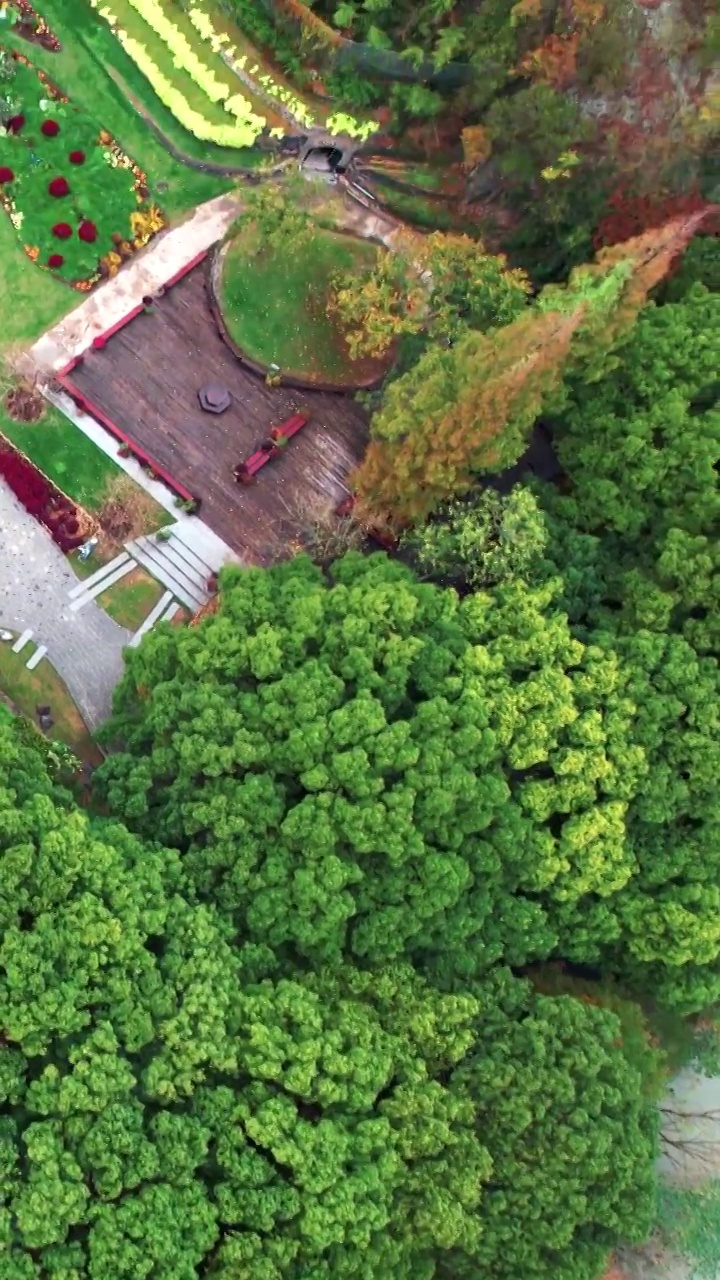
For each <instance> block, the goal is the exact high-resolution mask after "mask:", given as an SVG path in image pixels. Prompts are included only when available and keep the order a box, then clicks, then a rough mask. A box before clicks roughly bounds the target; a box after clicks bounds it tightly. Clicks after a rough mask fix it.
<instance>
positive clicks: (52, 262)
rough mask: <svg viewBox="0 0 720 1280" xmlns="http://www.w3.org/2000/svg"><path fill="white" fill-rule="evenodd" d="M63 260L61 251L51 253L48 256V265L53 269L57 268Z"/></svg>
mask: <svg viewBox="0 0 720 1280" xmlns="http://www.w3.org/2000/svg"><path fill="white" fill-rule="evenodd" d="M64 261H65V259H64V258H63V256H62V254H61V253H51V254H50V257H49V258H48V266H49V267H52V268H53V269H54V270H57V268H58V267H61V266H62V264H63V262H64Z"/></svg>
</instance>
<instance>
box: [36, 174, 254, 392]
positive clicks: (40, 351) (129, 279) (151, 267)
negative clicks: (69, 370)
mask: <svg viewBox="0 0 720 1280" xmlns="http://www.w3.org/2000/svg"><path fill="white" fill-rule="evenodd" d="M240 208H241V197H240V194H239V193H238V192H235V191H231V192H229V193H228V194H226V195H222V196H217V197H216V198H215V199H214V200H208V201H207V202H206V203H205V204H201V205H198V207H197V209H196V210H195V212H194V214H193V216H192V217H191V218H188V220H187V222H183V223H181V225H180V226H179V227H173V228H171V230H169V231H165V232H163V234H162V235H160V236H159V237H158V238H156V239H155V240H151V241H150V244H149V245H148V246H147V248H145V249H144V250H143V251H142V252H141V253H139V254H137V256H136V257H135V258H133V259H131V261H130V262H128V263H126V264H125V266H124V267H123V268H122V270H121V271H120V272H119V273H118V275H116V276H113V278H112V280H107V281H106V282H105V284H102V285H100V287H99V288H97V289H95V290H94V291H93V293H91V295H90V297H89V298H88V299H87V300H86V301H85V302H83V303H82V304H81V305H80V306H79V307H76V308H75V310H74V311H71V312H70V314H69V315H67V316H65V319H64V320H61V321H60V322H59V323H58V324H56V325H55V326H54V327H53V328H52V329H48V331H47V333H44V334H43V336H42V338H40V339H39V340H38V341H37V342H36V343H35V345H34V346H32V347H31V348H30V351H29V368H31V369H34V370H35V371H40V372H41V373H45V374H50V373H56V372H57V371H58V369H61V368H62V367H63V366H64V365H66V364H69V362H70V361H71V360H72V359H73V358H74V357H75V356H78V355H80V353H81V352H83V351H85V350H86V348H87V347H89V346H90V343H91V342H92V340H93V338H96V337H98V336H99V335H100V334H102V333H106V332H107V330H108V329H110V328H111V327H112V326H113V325H114V324H116V323H117V321H118V320H122V319H123V317H124V316H126V315H127V314H128V312H129V311H132V309H133V307H136V306H138V305H139V303H141V302H142V300H143V298H145V297H148V296H150V295H152V294H153V293H155V292H156V290H158V289H160V288H161V287H162V286H163V285H165V284H166V283H167V281H168V280H172V279H173V277H174V276H175V275H177V273H178V272H179V271H182V270H183V268H184V267H186V266H187V264H188V263H189V262H192V260H193V258H195V257H197V255H198V254H199V253H203V252H204V251H205V250H206V249H209V248H210V246H211V245H213V244H215V243H216V242H217V241H218V240H222V238H223V236H224V235H225V232H226V231H227V230H228V229H229V227H231V226H232V224H233V222H234V221H235V219H236V218H237V216H238V213H239V212H240ZM18 363H20V362H18Z"/></svg>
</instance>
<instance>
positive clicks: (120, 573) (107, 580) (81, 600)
mask: <svg viewBox="0 0 720 1280" xmlns="http://www.w3.org/2000/svg"><path fill="white" fill-rule="evenodd" d="M134 568H135V561H134V560H132V559H131V558H130V556H128V557H127V559H126V560H124V561H123V563H122V564H121V565H119V566H118V568H117V569H115V570H114V571H113V572H112V573H109V574H107V575H106V576H105V577H104V578H101V579H100V581H99V582H96V583H95V586H94V587H91V588H90V590H89V591H86V592H85V594H84V595H82V596H78V597H77V599H76V600H71V601H70V611H71V613H77V611H78V609H82V607H83V605H86V604H89V603H90V601H91V600H94V599H95V597H96V596H99V595H102V593H103V591H107V589H108V587H114V586H115V583H116V582H119V581H120V579H121V578H124V577H125V574H126V573H129V572H130V570H131V569H134Z"/></svg>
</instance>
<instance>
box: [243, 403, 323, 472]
mask: <svg viewBox="0 0 720 1280" xmlns="http://www.w3.org/2000/svg"><path fill="white" fill-rule="evenodd" d="M309 421H310V414H309V413H294V414H293V415H292V417H290V418H287V419H286V421H285V422H282V423H281V424H280V426H279V427H273V428H272V430H271V432H270V439H271V440H272V441H273V442H274V444H273V448H272V449H268V448H265V449H258V450H257V452H256V453H253V454H251V455H250V457H249V458H247V459H246V461H245V462H241V463H239V464H238V466H237V467H236V468H235V472H234V475H235V479H236V480H237V482H238V484H254V483H255V478H256V476H257V473H258V471H259V470H260V468H261V467H264V466H265V463H266V462H269V461H270V459H271V458H276V457H277V455H278V453H279V452H280V450H281V449H282V448H283V447H284V443H283V444H280V441H283V442H286V441H287V440H291V439H292V437H293V436H294V435H296V434H297V432H298V431H299V430H300V428H301V427H304V426H305V424H306V423H307V422H309Z"/></svg>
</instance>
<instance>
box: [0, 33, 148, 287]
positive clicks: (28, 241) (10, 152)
mask: <svg viewBox="0 0 720 1280" xmlns="http://www.w3.org/2000/svg"><path fill="white" fill-rule="evenodd" d="M0 122H2V124H3V126H4V130H3V131H2V132H0V202H1V203H2V205H3V207H4V208H5V211H6V213H7V214H8V216H9V217H10V220H11V222H12V224H13V226H14V227H15V229H16V231H17V232H18V235H19V236H20V238H21V240H22V243H23V245H24V247H25V251H26V253H27V254H28V256H29V257H30V258H32V259H33V260H34V261H35V262H37V264H38V265H39V266H41V267H44V268H45V269H46V270H49V271H52V272H53V273H54V274H56V275H57V276H59V277H60V278H61V279H63V280H64V281H66V283H68V284H71V285H73V286H74V287H75V288H78V289H88V288H90V287H91V286H92V284H93V283H94V282H95V281H96V280H98V279H99V278H100V277H101V276H102V275H104V274H112V272H113V270H114V269H116V268H117V266H119V264H120V262H121V261H122V260H123V258H124V257H127V256H129V255H130V254H132V253H133V252H134V250H136V249H138V248H140V247H141V246H142V245H143V244H146V243H147V241H148V240H149V239H150V237H151V235H153V234H154V233H155V231H157V230H159V229H160V227H162V226H163V218H162V215H161V213H160V211H159V209H157V208H156V207H155V206H150V205H149V204H148V203H147V199H146V198H147V195H148V191H147V187H146V185H145V184H146V179H145V175H144V174H143V173H142V172H141V171H140V170H139V169H138V168H137V166H136V165H134V164H133V162H132V160H131V159H130V158H129V156H127V155H125V154H124V152H123V151H121V149H120V148H119V147H118V146H117V145H116V143H115V142H114V141H113V139H112V137H111V136H110V134H108V133H105V132H100V131H98V128H97V126H96V125H95V124H94V122H93V121H92V120H90V119H89V118H88V117H87V116H86V115H85V114H84V112H82V111H79V110H78V109H77V108H76V107H73V106H71V104H70V103H69V102H68V100H67V98H65V96H64V95H63V94H62V93H61V91H60V90H59V89H58V88H57V86H56V85H54V84H53V83H52V82H51V81H50V80H49V79H48V78H47V76H46V75H44V73H43V72H42V71H39V70H37V69H36V68H35V67H34V66H32V64H31V63H30V62H29V61H28V60H27V59H26V58H24V57H23V56H22V55H21V54H19V53H17V52H9V51H7V50H5V49H2V48H0Z"/></svg>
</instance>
